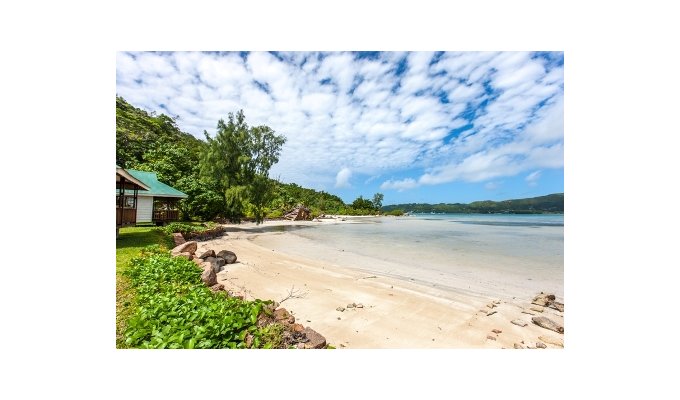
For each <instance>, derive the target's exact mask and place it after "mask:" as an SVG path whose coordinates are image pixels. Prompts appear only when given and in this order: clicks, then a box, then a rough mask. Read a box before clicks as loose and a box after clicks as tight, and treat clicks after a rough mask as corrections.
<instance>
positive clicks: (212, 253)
mask: <svg viewBox="0 0 680 400" xmlns="http://www.w3.org/2000/svg"><path fill="white" fill-rule="evenodd" d="M208 257H215V250H206V251H204V252H203V253H201V255H200V256H198V258H201V259H204V260H205V259H206V258H208Z"/></svg>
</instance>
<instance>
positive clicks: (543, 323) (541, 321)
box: [531, 317, 564, 333]
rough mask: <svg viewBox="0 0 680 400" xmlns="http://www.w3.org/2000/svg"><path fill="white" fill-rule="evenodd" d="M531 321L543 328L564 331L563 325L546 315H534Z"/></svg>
mask: <svg viewBox="0 0 680 400" xmlns="http://www.w3.org/2000/svg"><path fill="white" fill-rule="evenodd" d="M531 322H533V323H534V324H536V325H538V326H540V327H541V328H545V329H550V330H551V331H555V332H558V333H564V327H563V326H562V325H560V324H558V323H557V322H555V321H553V320H551V319H548V318H546V317H533V318H531Z"/></svg>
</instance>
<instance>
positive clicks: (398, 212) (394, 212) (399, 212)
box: [385, 208, 404, 217]
mask: <svg viewBox="0 0 680 400" xmlns="http://www.w3.org/2000/svg"><path fill="white" fill-rule="evenodd" d="M385 215H393V216H395V217H400V216H402V215H404V210H400V209H398V208H397V209H394V210H391V211H388V212H386V213H385Z"/></svg>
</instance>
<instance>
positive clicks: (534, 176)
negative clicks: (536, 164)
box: [524, 170, 541, 186]
mask: <svg viewBox="0 0 680 400" xmlns="http://www.w3.org/2000/svg"><path fill="white" fill-rule="evenodd" d="M540 177H541V171H540V170H538V171H534V172H532V173H530V174H529V175H527V177H526V178H524V180H525V181H527V183H528V184H529V186H536V185H538V179H539V178H540Z"/></svg>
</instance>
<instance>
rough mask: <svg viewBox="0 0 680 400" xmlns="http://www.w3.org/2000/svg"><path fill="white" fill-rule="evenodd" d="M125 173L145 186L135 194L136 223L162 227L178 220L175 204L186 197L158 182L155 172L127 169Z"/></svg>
mask: <svg viewBox="0 0 680 400" xmlns="http://www.w3.org/2000/svg"><path fill="white" fill-rule="evenodd" d="M127 172H129V173H130V175H132V177H134V178H135V179H137V180H139V181H141V182H142V183H143V184H144V185H146V186H147V189H146V190H139V192H138V193H137V196H138V201H137V207H136V208H137V213H136V223H138V224H140V223H149V222H151V223H155V224H156V225H162V224H165V223H167V222H172V221H177V220H178V219H179V209H178V208H177V203H178V202H179V201H180V200H181V199H185V198H187V197H188V196H187V195H186V194H185V193H182V192H180V191H179V190H177V189H175V188H173V187H172V186H169V185H166V184H165V183H163V182H161V181H159V180H158V177H157V176H156V173H155V172H147V171H137V170H134V169H128V170H127Z"/></svg>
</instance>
